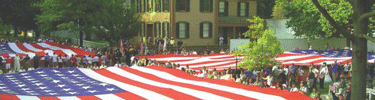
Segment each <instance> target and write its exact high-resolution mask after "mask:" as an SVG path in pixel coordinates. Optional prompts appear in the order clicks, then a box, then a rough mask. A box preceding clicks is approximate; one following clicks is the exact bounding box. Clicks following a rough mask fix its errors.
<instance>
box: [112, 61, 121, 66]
mask: <svg viewBox="0 0 375 100" xmlns="http://www.w3.org/2000/svg"><path fill="white" fill-rule="evenodd" d="M113 67H121V64H120V63H119V62H118V61H117V63H116V64H115V65H114V66H113Z"/></svg>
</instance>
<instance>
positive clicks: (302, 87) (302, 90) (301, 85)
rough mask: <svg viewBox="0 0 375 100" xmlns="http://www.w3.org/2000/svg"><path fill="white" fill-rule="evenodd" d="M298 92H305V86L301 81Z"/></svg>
mask: <svg viewBox="0 0 375 100" xmlns="http://www.w3.org/2000/svg"><path fill="white" fill-rule="evenodd" d="M299 92H301V93H303V94H307V88H306V87H305V85H304V84H303V82H301V83H300V87H299Z"/></svg>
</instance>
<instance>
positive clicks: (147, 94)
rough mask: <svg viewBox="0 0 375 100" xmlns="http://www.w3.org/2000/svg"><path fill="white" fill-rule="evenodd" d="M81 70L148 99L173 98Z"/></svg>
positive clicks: (96, 78)
mask: <svg viewBox="0 0 375 100" xmlns="http://www.w3.org/2000/svg"><path fill="white" fill-rule="evenodd" d="M79 70H80V71H81V72H82V73H84V74H85V75H86V76H88V77H90V78H92V79H95V80H98V81H101V82H104V83H110V84H113V85H115V86H117V87H119V88H121V89H123V90H126V91H129V92H131V93H134V94H136V95H139V96H141V97H143V98H146V99H153V100H172V99H171V98H169V97H166V96H164V95H161V94H158V93H156V92H153V91H149V90H146V89H143V88H139V87H136V86H133V85H130V84H126V83H122V82H119V81H117V80H113V79H111V78H108V77H105V76H102V75H100V74H98V73H96V72H94V71H92V70H90V69H84V68H79Z"/></svg>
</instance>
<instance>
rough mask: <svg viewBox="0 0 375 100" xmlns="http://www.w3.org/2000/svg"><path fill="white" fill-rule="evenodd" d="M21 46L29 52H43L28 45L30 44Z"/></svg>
mask: <svg viewBox="0 0 375 100" xmlns="http://www.w3.org/2000/svg"><path fill="white" fill-rule="evenodd" d="M23 45H24V46H25V47H26V48H27V49H29V50H31V51H34V52H43V50H41V49H37V48H35V47H34V46H32V45H30V44H27V43H23Z"/></svg>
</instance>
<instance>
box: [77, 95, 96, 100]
mask: <svg viewBox="0 0 375 100" xmlns="http://www.w3.org/2000/svg"><path fill="white" fill-rule="evenodd" d="M77 98H79V99H81V100H102V99H100V98H98V97H96V96H93V95H85V96H77Z"/></svg>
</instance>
